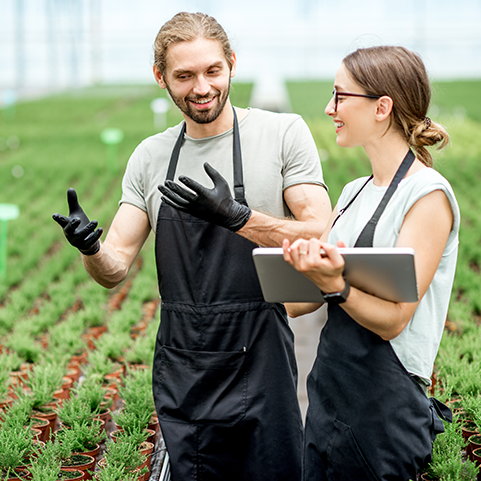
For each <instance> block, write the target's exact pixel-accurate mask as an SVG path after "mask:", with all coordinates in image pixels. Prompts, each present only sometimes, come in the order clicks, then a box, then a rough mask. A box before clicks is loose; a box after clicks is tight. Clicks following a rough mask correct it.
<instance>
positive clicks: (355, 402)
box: [304, 151, 450, 481]
mask: <svg viewBox="0 0 481 481" xmlns="http://www.w3.org/2000/svg"><path fill="white" fill-rule="evenodd" d="M413 161H414V154H413V153H412V152H411V151H409V152H408V154H407V155H406V157H405V159H404V160H403V163H402V164H401V166H400V167H399V169H398V171H397V173H396V175H395V176H394V179H393V180H392V182H391V184H390V186H389V187H388V189H387V191H386V193H385V195H384V197H383V199H382V200H381V202H380V204H379V206H378V207H377V209H376V211H375V213H374V215H373V217H372V218H371V220H370V221H369V222H368V223H367V224H366V226H365V228H364V229H363V231H362V232H361V234H360V235H359V238H358V239H357V241H356V244H355V247H372V245H373V238H374V231H375V228H376V225H377V223H378V221H379V218H380V216H381V215H382V213H383V211H384V209H385V207H386V205H387V204H388V202H389V200H390V198H391V197H392V195H393V194H394V192H395V190H396V188H397V186H398V184H399V182H400V181H401V180H402V179H403V177H404V176H405V175H406V173H407V171H408V170H409V168H410V166H411V165H412V162H413ZM370 179H371V178H370ZM370 179H369V180H370ZM369 180H368V182H369ZM366 184H367V182H366ZM366 184H364V185H363V186H362V187H361V189H360V191H361V190H362V189H363V188H364V187H365V186H366ZM360 191H359V192H358V193H357V194H356V195H355V196H354V198H353V199H352V200H351V202H350V203H349V204H348V205H347V206H346V207H345V209H343V210H341V211H340V213H339V215H342V213H343V212H344V211H345V210H346V209H347V208H348V207H349V206H350V205H351V204H352V202H353V201H354V200H355V199H356V197H357V196H358V195H359V193H360ZM338 218H339V216H338ZM336 220H337V219H336ZM307 389H308V396H309V408H308V411H307V416H306V433H305V440H304V463H305V470H304V480H306V481H307V480H309V481H313V480H316V481H318V480H329V481H348V480H350V481H352V480H356V481H364V480H366V481H380V480H383V481H387V480H391V481H408V480H410V479H411V480H415V479H416V476H417V473H418V472H419V470H420V469H421V468H422V467H423V466H426V465H427V463H428V462H430V460H431V452H432V441H434V439H435V436H436V434H437V433H439V432H442V431H444V428H443V424H442V421H441V420H440V418H439V415H441V416H442V417H444V418H445V419H446V420H447V419H448V418H449V413H450V412H449V410H448V408H446V407H445V406H444V405H442V404H441V403H439V401H437V400H435V399H434V398H431V399H428V398H427V397H426V395H425V394H424V391H423V389H422V388H421V386H420V385H419V384H418V382H417V381H416V380H415V379H414V378H413V377H412V376H411V375H410V374H409V373H408V372H407V371H406V369H405V368H404V366H403V365H402V364H401V362H400V361H399V359H398V357H397V356H396V354H395V352H394V350H393V349H392V346H391V343H390V342H388V341H384V340H383V339H382V338H381V337H379V336H378V335H377V334H374V333H373V332H371V331H369V330H368V329H365V328H364V327H362V326H361V325H360V324H358V323H357V322H356V321H355V320H354V319H352V318H351V317H350V316H349V315H348V314H347V313H346V312H345V311H344V310H343V309H342V307H340V306H329V308H328V321H327V324H326V326H325V327H324V329H323V331H322V336H321V338H320V342H319V346H318V351H317V357H316V361H315V363H314V366H313V368H312V371H311V373H310V374H309V376H308V381H307Z"/></svg>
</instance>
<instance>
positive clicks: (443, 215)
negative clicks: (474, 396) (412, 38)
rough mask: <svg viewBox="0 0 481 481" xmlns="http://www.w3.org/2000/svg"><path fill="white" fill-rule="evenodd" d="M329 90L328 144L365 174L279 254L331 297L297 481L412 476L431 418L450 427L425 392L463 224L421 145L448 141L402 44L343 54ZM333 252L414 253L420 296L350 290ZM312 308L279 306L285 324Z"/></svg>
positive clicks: (417, 64) (425, 453) (420, 462)
mask: <svg viewBox="0 0 481 481" xmlns="http://www.w3.org/2000/svg"><path fill="white" fill-rule="evenodd" d="M334 89H335V90H334V96H333V98H332V99H331V100H330V102H329V104H328V105H327V107H326V114H327V115H329V116H330V117H331V118H332V119H333V120H334V123H335V127H336V133H337V143H338V145H339V146H341V147H354V146H357V145H361V146H362V147H363V148H364V150H365V152H366V154H367V155H368V157H369V160H370V162H371V166H372V176H371V177H369V179H367V178H361V179H357V180H355V181H353V182H351V183H349V184H348V185H347V186H345V188H344V190H343V192H342V194H341V196H340V198H339V201H338V205H337V206H336V208H335V209H334V212H333V214H332V216H331V220H330V224H329V225H330V228H328V229H327V230H326V232H325V233H324V235H323V237H322V238H321V240H318V239H310V240H304V239H299V240H297V241H295V242H294V243H293V244H292V245H290V244H289V242H288V241H287V240H285V241H284V243H283V249H284V259H285V260H286V261H287V262H289V263H290V264H291V265H293V266H294V267H295V268H296V269H297V270H299V271H301V272H303V273H304V274H305V275H307V276H308V277H309V278H310V279H311V280H313V281H314V282H315V283H316V285H317V286H318V287H319V289H320V290H321V291H322V292H323V293H325V294H327V295H326V296H325V298H326V302H328V322H327V324H326V326H325V328H324V329H323V332H322V336H321V338H320V342H319V347H318V352H317V358H316V361H315V363H314V366H313V368H312V371H311V373H310V375H309V377H308V381H307V387H308V394H309V408H308V411H307V417H306V434H305V444H304V463H305V473H304V479H305V480H319V479H323V480H324V479H328V480H356V481H360V480H397V481H400V480H406V481H407V480H409V479H412V480H415V479H416V476H417V475H418V473H419V472H420V470H421V469H422V467H423V466H425V465H426V464H427V463H428V462H429V461H430V459H431V450H432V440H434V438H435V436H436V434H437V433H438V432H442V431H443V426H442V422H441V420H440V419H439V417H442V418H443V419H446V420H450V411H449V410H448V409H447V408H446V407H445V406H444V405H442V404H441V403H439V402H438V401H436V400H434V399H433V398H431V399H430V400H428V398H427V396H426V391H427V386H428V385H429V384H430V377H431V373H432V369H433V364H434V359H435V357H436V353H437V350H438V348H439V343H440V340H441V336H442V333H443V327H444V322H445V319H446V314H447V309H448V303H449V299H450V293H451V289H452V283H453V278H454V273H455V267H456V258H457V246H458V230H459V217H460V216H459V208H458V206H457V202H456V199H455V196H454V193H453V191H452V189H451V187H450V185H449V183H448V182H447V181H446V180H445V179H444V178H443V177H442V176H441V175H440V174H439V173H437V172H436V171H435V170H433V169H432V168H431V166H432V159H431V155H430V154H429V152H428V151H427V149H426V146H432V145H435V144H438V143H440V148H441V147H444V146H445V145H446V143H447V142H448V134H447V133H446V131H445V130H444V129H443V128H442V127H441V126H440V125H438V124H436V123H435V122H432V121H431V120H430V119H429V118H428V117H427V116H426V114H427V110H428V107H429V101H430V84H429V80H428V77H427V74H426V70H425V67H424V64H423V62H422V60H421V59H420V57H419V56H418V55H417V54H415V53H413V52H411V51H409V50H407V49H405V48H402V47H387V46H383V47H373V48H366V49H359V50H357V51H355V52H353V53H351V54H350V55H348V56H347V57H346V58H345V59H344V60H343V63H342V65H341V67H340V68H339V71H338V72H337V75H336V80H335V85H334ZM411 148H412V149H413V150H414V151H415V153H416V155H414V153H413V152H412V151H411ZM336 245H337V246H338V247H346V246H347V247H353V246H354V247H395V246H398V247H412V248H414V250H415V268H416V277H417V282H418V291H419V301H418V302H416V303H394V302H389V301H386V300H383V299H380V298H377V297H374V296H372V295H369V294H367V293H365V292H362V291H360V290H359V289H356V288H355V287H354V286H349V284H348V283H347V282H346V280H345V279H344V278H343V276H342V272H343V265H344V262H343V258H342V256H341V255H339V253H338V252H337V248H336ZM321 248H322V249H324V250H325V256H324V255H323V257H321V256H320V249H321ZM318 307H319V305H318V304H317V305H316V304H288V305H286V308H287V310H288V313H289V315H290V316H293V317H295V316H297V315H301V314H304V313H307V312H311V311H313V310H315V309H317V308H318Z"/></svg>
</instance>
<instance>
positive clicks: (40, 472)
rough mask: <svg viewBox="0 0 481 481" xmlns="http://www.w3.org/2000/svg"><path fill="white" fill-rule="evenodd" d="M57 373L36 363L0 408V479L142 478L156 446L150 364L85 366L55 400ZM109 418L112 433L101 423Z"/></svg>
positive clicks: (148, 467)
mask: <svg viewBox="0 0 481 481" xmlns="http://www.w3.org/2000/svg"><path fill="white" fill-rule="evenodd" d="M57 371H58V370H57V368H56V367H53V366H51V365H38V366H36V367H34V368H33V369H32V370H31V372H29V373H28V376H26V377H25V386H24V388H22V387H17V388H16V389H14V397H15V398H16V399H15V400H14V401H13V402H12V403H10V404H9V405H8V406H7V407H4V411H3V412H0V423H1V425H0V441H1V442H2V444H1V446H2V450H1V451H0V475H1V479H2V480H3V479H12V480H13V479H19V478H21V479H33V480H42V481H49V480H52V481H55V480H57V479H92V477H95V479H98V480H102V481H108V480H110V481H111V480H122V479H135V480H136V481H137V480H147V479H148V477H149V476H148V475H149V471H150V464H151V456H152V453H153V451H154V447H155V443H156V442H157V445H160V443H159V442H158V441H157V440H158V439H160V438H159V429H158V421H157V419H156V414H155V409H154V404H153V396H152V388H151V370H150V368H148V367H145V368H142V369H135V370H132V369H130V368H127V371H126V372H125V373H122V374H116V377H112V376H111V377H102V376H101V375H98V374H97V373H95V372H93V371H92V370H90V372H89V369H87V370H86V372H87V376H86V377H85V379H83V380H82V382H80V383H78V384H77V385H76V387H74V388H72V389H71V392H72V395H71V396H66V397H63V398H62V399H61V400H56V399H55V398H54V397H53V396H54V394H53V390H54V389H55V384H56V383H55V382H53V380H52V379H53V378H52V377H51V375H52V373H55V372H57ZM113 379H114V380H115V382H114V383H112V380H113ZM57 380H58V379H57ZM113 384H114V385H115V389H116V392H115V389H114V388H113V387H112V386H113ZM112 391H114V395H112ZM115 395H117V396H118V397H119V398H118V399H121V402H120V403H119V402H118V399H117V402H116V399H115ZM115 404H117V405H118V406H117V407H118V408H117V409H114V410H113V408H112V406H113V405H115ZM109 408H110V409H109ZM110 415H111V416H112V418H113V422H114V425H115V427H116V430H113V431H112V430H111V429H109V428H107V427H106V423H107V422H109V416H110ZM52 416H53V417H52ZM149 428H153V429H149ZM106 439H108V441H107V442H105V441H106ZM101 446H102V448H101ZM101 451H103V452H102V453H101ZM64 471H65V472H64Z"/></svg>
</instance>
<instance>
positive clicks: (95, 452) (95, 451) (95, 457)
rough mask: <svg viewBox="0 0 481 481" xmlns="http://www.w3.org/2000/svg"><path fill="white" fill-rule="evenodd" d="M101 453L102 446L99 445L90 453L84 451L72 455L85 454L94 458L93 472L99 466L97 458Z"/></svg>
mask: <svg viewBox="0 0 481 481" xmlns="http://www.w3.org/2000/svg"><path fill="white" fill-rule="evenodd" d="M99 451H100V444H97V445H96V447H95V448H94V449H91V450H90V451H82V452H80V453H72V454H84V455H86V456H92V458H94V465H93V468H92V469H91V471H93V470H94V469H95V466H96V464H97V456H98V455H99Z"/></svg>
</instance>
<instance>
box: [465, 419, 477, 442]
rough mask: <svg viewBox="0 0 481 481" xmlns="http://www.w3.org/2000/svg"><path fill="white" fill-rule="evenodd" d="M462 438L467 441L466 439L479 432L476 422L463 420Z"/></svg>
mask: <svg viewBox="0 0 481 481" xmlns="http://www.w3.org/2000/svg"><path fill="white" fill-rule="evenodd" d="M462 430H463V439H464V440H465V441H466V442H468V439H469V438H470V437H471V436H474V435H475V434H479V432H478V429H477V427H476V424H475V423H474V422H473V421H465V422H464V423H463V427H462Z"/></svg>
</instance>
